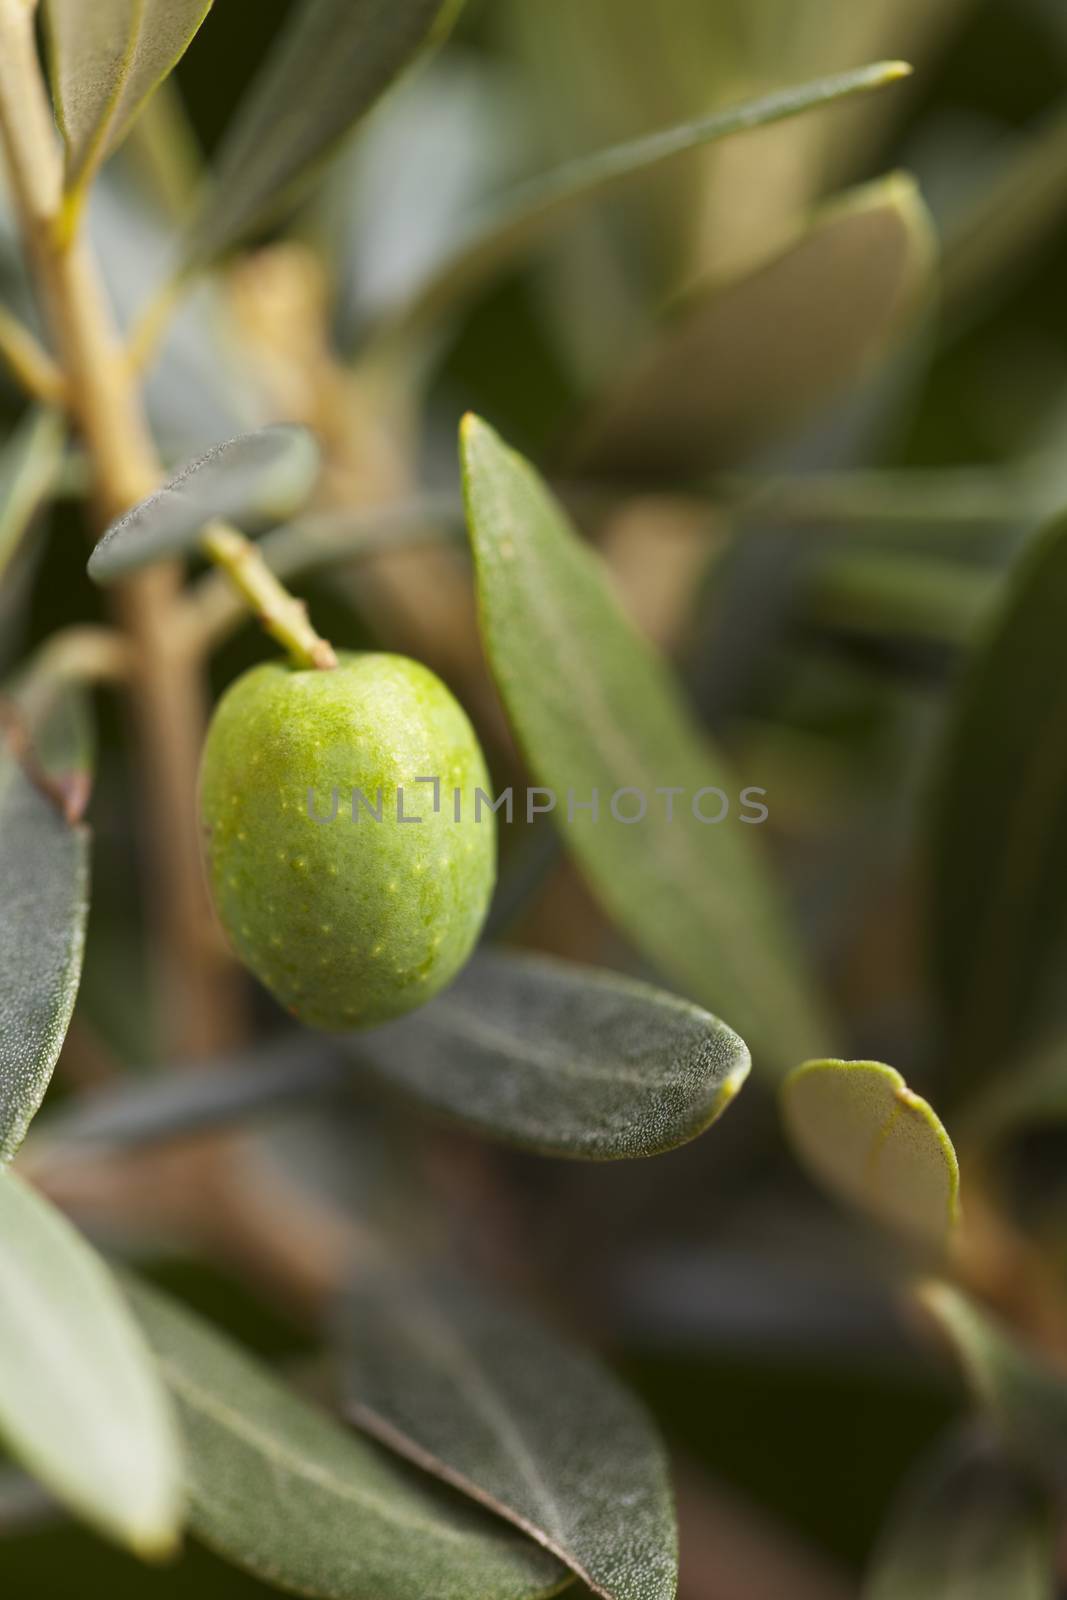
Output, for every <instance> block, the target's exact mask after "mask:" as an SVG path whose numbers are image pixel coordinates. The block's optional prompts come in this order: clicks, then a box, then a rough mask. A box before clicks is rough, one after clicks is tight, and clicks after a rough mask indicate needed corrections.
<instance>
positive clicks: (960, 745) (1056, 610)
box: [927, 517, 1067, 1084]
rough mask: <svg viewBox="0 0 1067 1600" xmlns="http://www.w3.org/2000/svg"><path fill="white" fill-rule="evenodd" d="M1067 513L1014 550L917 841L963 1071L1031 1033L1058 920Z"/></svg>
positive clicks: (1066, 837)
mask: <svg viewBox="0 0 1067 1600" xmlns="http://www.w3.org/2000/svg"><path fill="white" fill-rule="evenodd" d="M1065 613H1067V517H1061V518H1059V519H1057V520H1056V521H1055V522H1053V523H1052V524H1051V525H1050V526H1048V527H1047V528H1046V529H1045V530H1044V532H1043V533H1042V534H1041V535H1040V536H1039V537H1038V538H1037V539H1036V540H1035V541H1034V542H1033V543H1032V544H1030V545H1029V546H1028V547H1027V549H1026V550H1025V552H1024V554H1023V556H1022V559H1021V560H1020V562H1019V564H1018V566H1017V567H1016V569H1015V572H1014V574H1013V575H1012V577H1011V578H1010V579H1009V581H1008V583H1007V585H1006V587H1005V590H1004V592H1003V597H1002V601H1001V603H1000V605H998V606H997V607H996V609H995V611H994V612H993V614H992V615H991V616H990V617H989V618H988V619H987V623H986V626H985V629H984V637H982V638H981V639H980V641H979V642H978V643H977V644H976V645H975V648H974V653H973V656H972V657H971V659H970V661H969V663H968V664H967V667H966V669H965V671H964V674H963V677H962V680H961V682H960V684H959V687H958V690H957V692H956V697H955V701H954V704H953V706H952V707H951V710H950V713H949V723H948V728H947V731H946V734H945V737H944V741H943V745H942V748H941V752H940V758H939V770H938V772H937V775H936V779H935V782H934V785H933V804H932V811H931V819H930V829H929V840H928V851H927V856H928V862H929V868H928V871H929V877H930V899H931V905H930V917H929V921H930V959H931V963H932V969H933V977H934V982H935V987H936V992H937V997H938V1000H939V1002H940V1006H941V1011H942V1016H943V1021H944V1026H945V1032H946V1036H947V1043H948V1050H949V1055H950V1057H951V1059H952V1060H953V1061H954V1063H955V1065H956V1069H957V1073H958V1075H959V1076H960V1077H961V1079H962V1077H963V1076H964V1074H965V1075H966V1080H967V1082H968V1083H969V1084H973V1083H974V1081H975V1079H976V1078H978V1077H979V1076H982V1075H986V1074H988V1073H989V1072H990V1070H991V1068H992V1067H993V1066H994V1065H995V1064H996V1063H997V1062H998V1061H1001V1060H1004V1059H1005V1058H1006V1057H1009V1056H1012V1055H1015V1054H1016V1053H1018V1051H1019V1050H1020V1049H1021V1048H1023V1047H1025V1046H1026V1045H1027V1044H1029V1043H1030V1042H1031V1040H1032V1038H1033V1036H1034V1034H1035V1033H1036V1031H1037V1029H1038V1027H1039V1026H1040V1024H1041V1021H1042V1013H1041V1009H1040V1000H1041V997H1042V992H1043V990H1044V989H1045V987H1046V985H1047V984H1048V983H1049V982H1050V981H1053V980H1054V979H1055V977H1056V976H1057V975H1058V973H1059V964H1058V963H1059V959H1060V952H1059V944H1058V940H1059V937H1060V935H1061V934H1062V932H1063V930H1064V926H1065V923H1067V742H1065V740H1064V738H1063V733H1062V729H1063V725H1064V717H1065V716H1067V632H1065V631H1064V627H1063V618H1064V615H1065Z"/></svg>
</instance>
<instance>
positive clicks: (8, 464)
mask: <svg viewBox="0 0 1067 1600" xmlns="http://www.w3.org/2000/svg"><path fill="white" fill-rule="evenodd" d="M65 434H66V430H65V428H64V426H63V419H62V417H61V416H60V415H59V413H58V412H57V411H31V412H30V413H29V414H28V415H27V416H26V418H25V420H24V421H23V422H21V423H20V424H19V426H18V428H16V430H15V432H14V433H13V434H12V435H11V437H10V438H9V439H8V440H6V441H5V444H4V447H3V450H2V452H0V586H2V585H3V581H4V575H5V573H6V572H7V569H8V568H9V567H10V565H11V562H12V560H13V559H14V557H15V555H16V553H17V551H18V549H19V546H20V544H21V543H22V538H23V535H24V534H25V532H26V529H27V528H28V527H29V525H30V523H31V522H32V521H33V518H34V517H35V515H36V514H37V512H38V511H39V510H40V508H41V506H42V505H43V504H44V501H45V499H46V498H47V496H48V493H49V491H50V489H51V488H52V486H53V484H54V483H55V481H56V478H57V477H58V476H59V471H60V468H61V467H62V465H63V442H64V438H65ZM2 607H3V600H2V599H0V620H2V619H3V615H4V613H3V609H2Z"/></svg>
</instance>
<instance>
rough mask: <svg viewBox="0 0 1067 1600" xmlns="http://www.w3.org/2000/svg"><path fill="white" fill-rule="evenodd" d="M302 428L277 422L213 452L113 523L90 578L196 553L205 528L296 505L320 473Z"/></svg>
mask: <svg viewBox="0 0 1067 1600" xmlns="http://www.w3.org/2000/svg"><path fill="white" fill-rule="evenodd" d="M318 462H319V455H318V446H317V444H316V443H315V440H314V437H313V436H312V434H310V433H309V432H308V430H307V429H306V428H300V427H295V426H289V425H287V424H277V425H275V426H273V427H269V428H259V429H257V430H256V432H254V433H245V434H241V435H240V436H239V437H238V438H236V439H227V440H226V441H225V443H223V444H217V445H214V446H212V448H211V449H210V450H207V451H205V453H204V454H203V455H201V456H198V457H197V458H196V459H195V460H194V461H189V462H187V463H186V464H185V466H183V467H181V468H180V469H179V471H178V472H176V473H175V474H174V475H173V477H171V478H169V479H168V480H167V482H166V483H165V484H164V485H163V487H162V488H161V489H157V490H156V491H155V493H154V494H150V495H149V496H148V498H147V499H145V500H141V501H140V502H139V503H138V504H137V505H135V506H134V507H132V509H131V510H129V511H127V512H126V513H125V515H123V516H121V517H120V518H119V519H118V521H117V522H113V523H112V524H111V526H110V528H108V529H107V531H106V533H104V535H103V537H102V538H101V539H100V541H99V543H98V544H97V546H96V548H95V550H94V551H93V553H92V555H91V556H90V557H89V575H90V577H92V578H95V579H96V581H97V582H98V583H112V582H114V580H115V579H117V578H121V577H124V576H125V574H126V573H128V572H135V571H136V570H137V569H138V568H139V567H145V566H150V565H151V564H152V563H153V562H155V561H163V560H166V559H168V558H170V557H172V556H176V555H182V554H183V553H184V552H186V551H190V550H195V548H196V546H197V544H198V543H199V540H200V535H201V533H202V532H203V529H204V526H205V524H206V523H209V522H212V521H214V520H216V519H222V520H226V521H232V522H239V523H240V522H247V521H253V522H262V521H264V520H272V519H273V518H275V517H277V516H278V515H279V514H282V512H283V510H284V509H292V508H293V507H294V506H296V505H298V504H299V503H300V502H301V501H302V500H303V499H304V497H305V496H306V494H307V493H308V491H309V490H310V487H311V484H312V482H313V481H314V476H315V473H316V471H317V469H318Z"/></svg>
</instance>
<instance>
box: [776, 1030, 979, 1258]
mask: <svg viewBox="0 0 1067 1600" xmlns="http://www.w3.org/2000/svg"><path fill="white" fill-rule="evenodd" d="M782 1116H783V1118H784V1120H785V1125H786V1129H787V1131H788V1133H789V1137H790V1139H791V1140H792V1143H793V1146H794V1148H795V1150H796V1152H797V1154H798V1155H799V1156H800V1158H801V1159H802V1160H803V1162H804V1164H805V1165H806V1166H807V1167H809V1168H810V1170H811V1172H812V1174H813V1175H814V1176H815V1177H816V1178H818V1180H819V1182H820V1183H823V1184H825V1185H826V1187H827V1188H828V1189H829V1190H831V1192H832V1193H834V1194H836V1195H839V1196H841V1197H842V1198H843V1199H845V1200H847V1201H849V1202H850V1203H851V1204H853V1205H857V1206H860V1207H862V1208H863V1209H864V1210H865V1211H869V1212H871V1213H872V1214H873V1215H874V1216H875V1217H877V1218H878V1220H879V1221H880V1222H884V1223H887V1224H889V1225H890V1226H892V1227H896V1228H900V1229H902V1230H903V1231H904V1232H906V1233H909V1234H912V1235H916V1236H919V1237H922V1238H923V1239H925V1240H927V1241H930V1242H933V1243H936V1244H942V1243H944V1240H945V1238H946V1236H947V1234H948V1232H949V1230H950V1229H951V1228H952V1226H953V1224H954V1223H955V1222H956V1220H957V1217H958V1214H959V1183H960V1175H959V1167H958V1165H957V1163H956V1152H955V1151H954V1150H953V1148H952V1143H951V1140H950V1139H949V1137H948V1134H947V1133H946V1132H945V1130H944V1128H943V1127H942V1125H941V1123H940V1122H939V1121H938V1118H937V1116H936V1114H935V1112H934V1111H933V1109H932V1108H931V1107H930V1106H929V1105H928V1104H927V1102H926V1101H925V1100H923V1099H922V1098H921V1097H920V1096H919V1095H917V1094H914V1093H913V1092H912V1091H911V1090H910V1089H909V1088H908V1086H907V1084H906V1083H905V1082H904V1079H903V1078H902V1077H901V1075H900V1073H899V1072H896V1071H894V1069H893V1068H892V1067H886V1066H883V1065H882V1064H881V1063H880V1062H878V1061H807V1062H805V1063H804V1065H803V1066H800V1067H797V1068H795V1070H794V1071H793V1072H791V1073H790V1074H789V1077H788V1078H787V1079H786V1080H785V1083H784V1084H783V1085H782Z"/></svg>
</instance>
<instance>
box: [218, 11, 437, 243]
mask: <svg viewBox="0 0 1067 1600" xmlns="http://www.w3.org/2000/svg"><path fill="white" fill-rule="evenodd" d="M462 3H463V0H300V3H299V4H298V5H297V6H296V7H295V9H294V10H293V12H292V13H291V16H290V20H289V22H288V24H287V26H286V28H285V30H284V32H283V33H282V35H281V37H280V38H279V39H278V41H277V44H276V45H275V46H274V49H273V51H272V54H271V56H270V58H269V59H268V61H267V64H266V66H265V68H264V69H263V71H262V73H261V75H260V76H259V78H258V79H257V80H256V82H255V84H254V85H253V87H252V90H251V92H250V94H249V96H248V98H247V100H245V102H244V103H243V104H242V105H241V107H240V108H239V110H238V112H237V115H236V117H235V119H234V122H233V125H232V127H231V128H230V129H229V131H228V133H227V135H226V138H225V140H224V142H223V146H222V150H221V152H220V154H219V158H218V163H217V167H216V172H215V179H214V182H213V184H212V186H211V188H210V190H209V192H208V194H207V196H206V198H205V201H204V205H203V207H202V209H201V210H200V212H199V214H198V215H197V216H196V217H195V219H194V221H193V224H192V229H191V233H190V237H189V240H188V246H187V254H188V258H189V259H190V261H192V262H193V263H195V264H202V263H205V262H207V261H210V260H211V259H213V258H214V257H216V256H219V255H222V254H224V253H225V252H226V251H227V250H229V249H231V248H232V247H233V246H234V245H235V244H238V243H239V242H240V241H241V239H243V238H244V237H245V236H246V235H247V234H249V233H251V232H254V231H255V230H256V229H257V228H259V227H261V226H262V225H263V223H264V222H267V221H269V220H270V218H271V217H272V216H273V215H274V214H275V213H276V211H277V209H278V207H279V206H280V205H284V204H285V203H286V201H287V200H288V199H289V197H290V195H291V193H292V191H293V189H294V187H296V186H298V185H299V184H300V182H301V180H302V179H304V178H305V177H306V176H307V175H308V174H309V172H312V171H314V169H315V168H316V167H317V166H318V165H319V163H320V162H321V161H322V160H323V158H324V157H325V156H326V155H328V154H329V152H330V151H331V149H332V148H333V146H334V145H335V144H336V143H337V142H338V141H339V140H340V139H341V138H343V136H344V135H345V134H346V133H347V132H348V130H349V129H350V128H352V127H353V126H354V125H355V124H356V123H357V122H358V121H359V119H360V118H361V117H362V116H364V115H365V113H366V112H368V111H369V110H370V109H371V107H372V106H373V105H374V104H375V102H376V101H377V100H378V98H379V97H380V96H381V95H382V94H383V93H384V92H385V90H386V89H387V88H388V87H389V85H390V84H391V83H392V82H393V81H394V79H396V78H397V77H399V75H400V74H401V73H402V72H403V71H404V69H405V68H406V67H408V66H409V65H410V64H411V62H412V61H413V60H414V59H415V58H416V57H417V56H418V55H419V54H420V53H421V52H422V51H423V50H424V49H426V48H428V47H429V46H431V45H432V44H434V43H435V42H437V41H438V40H439V39H440V38H442V37H443V35H444V33H445V31H446V30H447V28H448V27H449V26H450V24H451V22H452V20H453V18H454V17H455V15H456V14H457V12H458V11H459V9H460V7H461V5H462Z"/></svg>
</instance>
